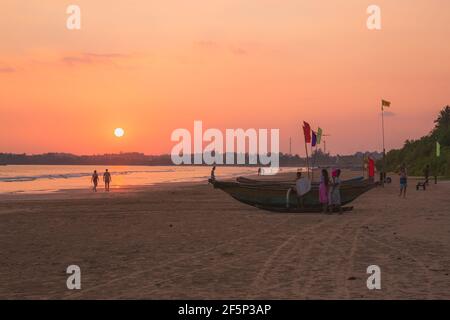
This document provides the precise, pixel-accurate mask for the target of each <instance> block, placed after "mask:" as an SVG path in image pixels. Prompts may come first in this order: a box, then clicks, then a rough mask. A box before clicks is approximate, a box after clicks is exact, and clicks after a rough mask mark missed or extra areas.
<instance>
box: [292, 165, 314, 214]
mask: <svg viewBox="0 0 450 320" xmlns="http://www.w3.org/2000/svg"><path fill="white" fill-rule="evenodd" d="M310 190H311V181H309V179H308V178H303V177H302V173H301V171H297V179H296V180H295V191H297V204H298V207H299V208H303V196H304V195H305V194H307V193H308V192H309V191H310Z"/></svg>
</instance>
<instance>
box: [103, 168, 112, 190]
mask: <svg viewBox="0 0 450 320" xmlns="http://www.w3.org/2000/svg"><path fill="white" fill-rule="evenodd" d="M103 181H104V182H105V191H109V184H110V183H111V181H112V179H111V173H109V171H108V169H106V171H105V173H104V174H103Z"/></svg>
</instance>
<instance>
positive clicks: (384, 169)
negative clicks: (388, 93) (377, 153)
mask: <svg viewBox="0 0 450 320" xmlns="http://www.w3.org/2000/svg"><path fill="white" fill-rule="evenodd" d="M381 128H382V135H383V169H382V171H381V177H380V178H381V185H382V186H383V187H384V180H385V177H386V176H385V175H386V172H385V171H386V149H385V146H384V107H383V100H381Z"/></svg>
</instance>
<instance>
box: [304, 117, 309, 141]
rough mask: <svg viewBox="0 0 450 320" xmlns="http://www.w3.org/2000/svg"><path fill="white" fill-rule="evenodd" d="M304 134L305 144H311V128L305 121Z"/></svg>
mask: <svg viewBox="0 0 450 320" xmlns="http://www.w3.org/2000/svg"><path fill="white" fill-rule="evenodd" d="M303 134H304V135H305V142H306V143H310V142H311V127H310V126H309V123H308V122H305V121H303Z"/></svg>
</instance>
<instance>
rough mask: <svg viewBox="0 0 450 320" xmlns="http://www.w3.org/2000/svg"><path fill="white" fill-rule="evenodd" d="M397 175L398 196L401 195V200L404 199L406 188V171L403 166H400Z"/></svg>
mask: <svg viewBox="0 0 450 320" xmlns="http://www.w3.org/2000/svg"><path fill="white" fill-rule="evenodd" d="M399 175H400V194H399V195H398V196H399V197H401V196H402V194H403V198H406V188H407V186H408V173H407V171H406V165H405V164H402V166H401V167H400V173H399Z"/></svg>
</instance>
